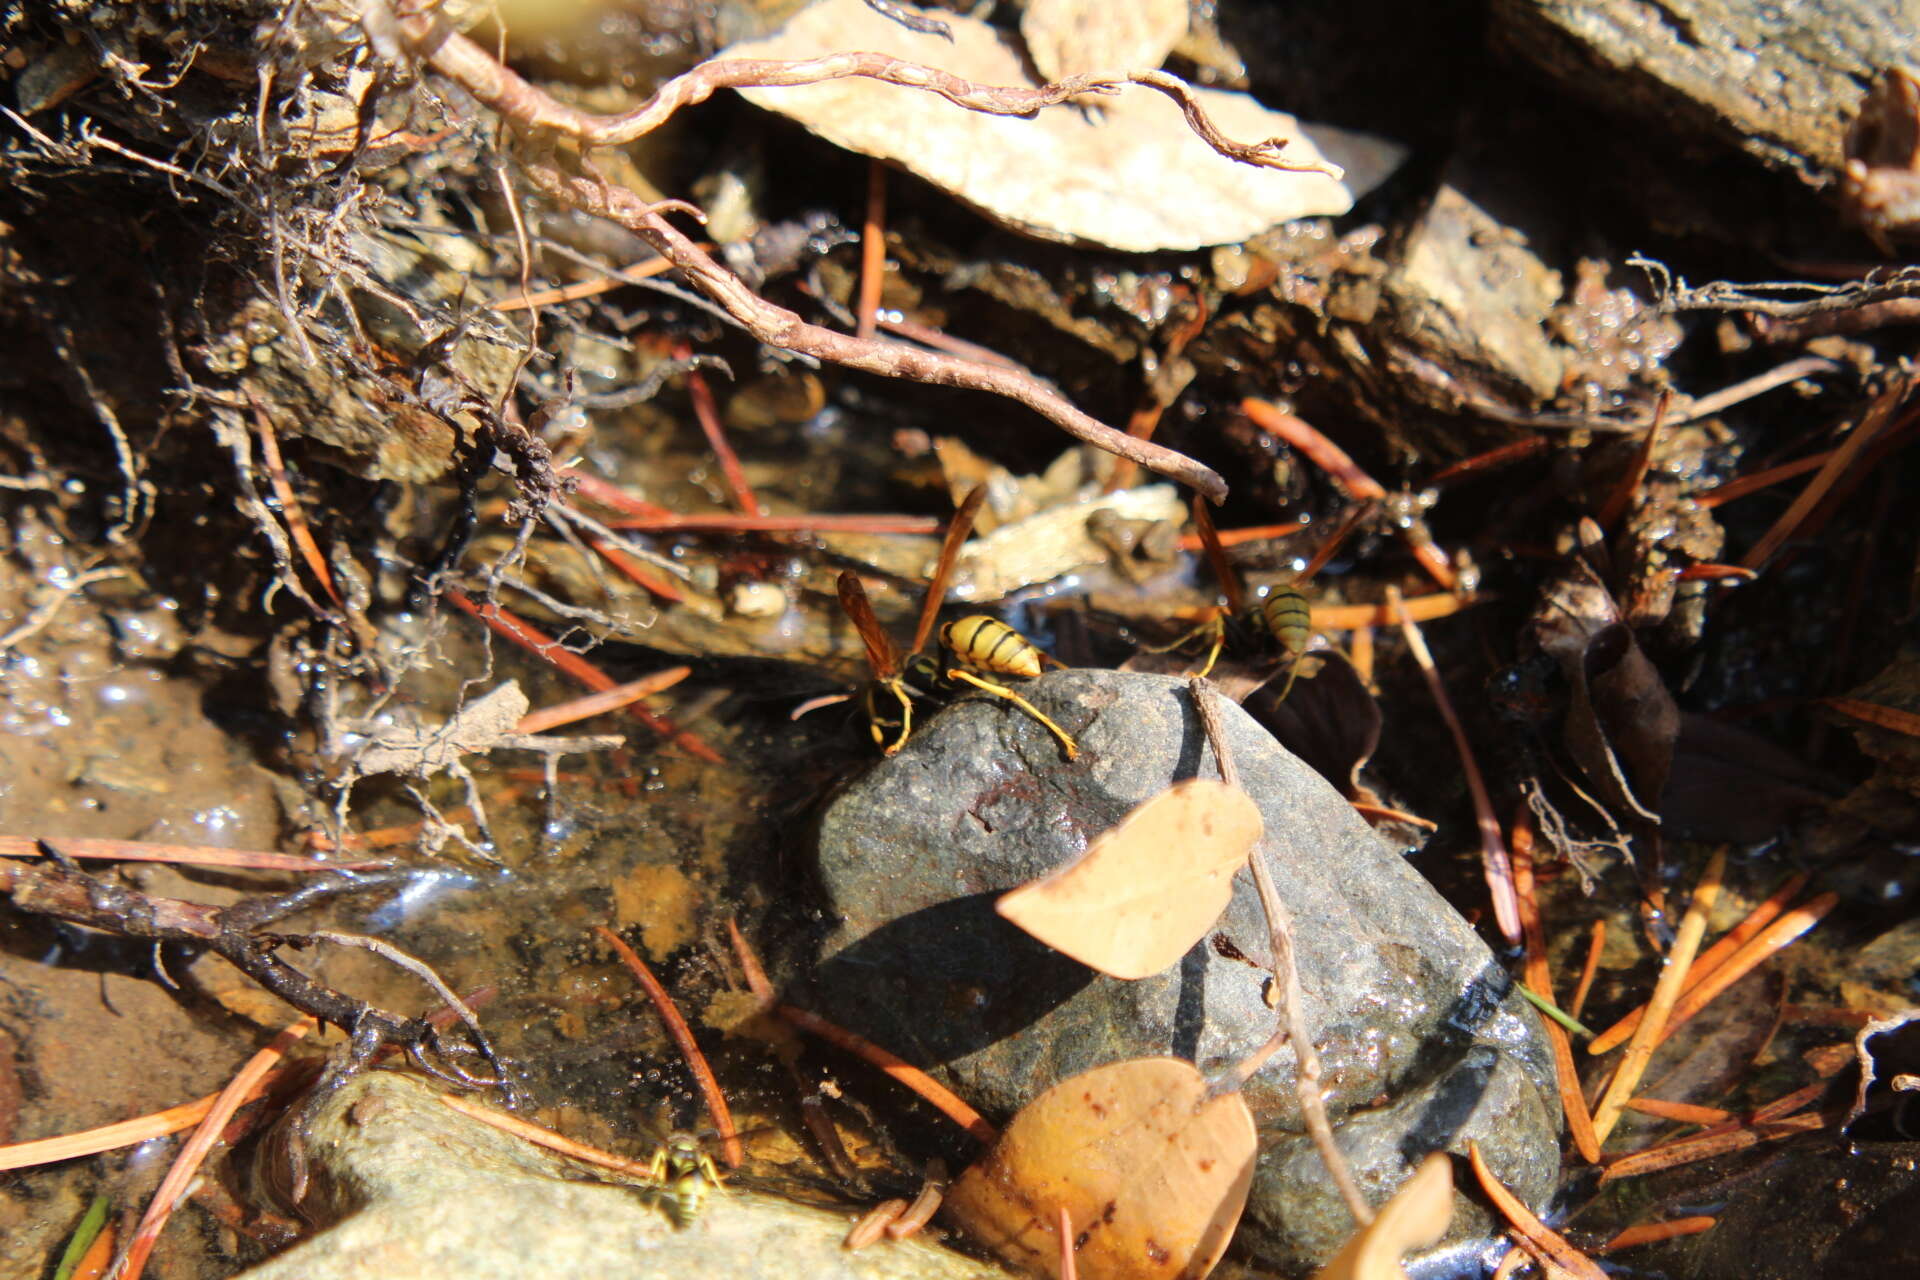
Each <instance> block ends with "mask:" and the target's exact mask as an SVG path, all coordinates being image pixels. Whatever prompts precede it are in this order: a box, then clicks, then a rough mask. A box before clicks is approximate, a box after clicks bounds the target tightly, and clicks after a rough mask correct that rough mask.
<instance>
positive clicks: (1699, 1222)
mask: <svg viewBox="0 0 1920 1280" xmlns="http://www.w3.org/2000/svg"><path fill="white" fill-rule="evenodd" d="M1718 1221H1720V1220H1719V1219H1718V1218H1710V1217H1704V1216H1702V1217H1692V1218H1674V1219H1672V1220H1670V1221H1667V1222H1642V1223H1639V1224H1638V1225H1635V1226H1631V1227H1628V1228H1627V1229H1626V1230H1625V1231H1622V1232H1621V1233H1620V1234H1619V1235H1617V1236H1615V1237H1614V1238H1613V1239H1611V1240H1609V1241H1607V1242H1606V1243H1605V1244H1603V1245H1601V1246H1600V1247H1599V1248H1598V1249H1595V1250H1594V1252H1595V1253H1617V1252H1619V1251H1620V1250H1622V1249H1632V1248H1635V1247H1637V1246H1639V1245H1643V1244H1658V1243H1660V1242H1661V1241H1662V1240H1674V1239H1678V1238H1679V1237H1681V1236H1697V1235H1699V1234H1700V1233H1701V1232H1702V1231H1711V1230H1713V1226H1714V1224H1715V1223H1716V1222H1718Z"/></svg>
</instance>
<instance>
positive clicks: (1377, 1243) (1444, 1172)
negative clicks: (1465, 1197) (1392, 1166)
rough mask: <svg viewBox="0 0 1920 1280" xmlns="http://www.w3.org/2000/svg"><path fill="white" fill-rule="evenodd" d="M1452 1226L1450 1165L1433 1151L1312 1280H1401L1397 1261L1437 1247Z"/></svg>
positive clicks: (1402, 1271) (1401, 1270) (1402, 1273)
mask: <svg viewBox="0 0 1920 1280" xmlns="http://www.w3.org/2000/svg"><path fill="white" fill-rule="evenodd" d="M1452 1220H1453V1161H1452V1160H1450V1159H1448V1158H1447V1155H1446V1153H1445V1152H1441V1151H1436V1152H1434V1153H1433V1154H1432V1155H1430V1156H1428V1157H1427V1158H1426V1159H1425V1160H1423V1161H1421V1163H1420V1167H1419V1168H1418V1169H1416V1170H1414V1174H1413V1176H1412V1177H1411V1178H1408V1179H1407V1180H1406V1181H1405V1182H1403V1183H1401V1184H1400V1189H1399V1190H1398V1191H1396V1192H1394V1193H1393V1199H1391V1200H1389V1201H1387V1202H1386V1203H1385V1204H1383V1205H1381V1206H1380V1210H1379V1212H1378V1213H1377V1214H1376V1215H1375V1216H1374V1219H1373V1221H1372V1222H1370V1223H1368V1224H1367V1225H1366V1226H1364V1227H1361V1228H1360V1229H1359V1230H1358V1231H1355V1232H1354V1233H1353V1238H1352V1239H1351V1240H1348V1241H1347V1243H1346V1244H1345V1245H1343V1246H1342V1247H1341V1249H1340V1252H1339V1253H1336V1254H1334V1255H1333V1259H1332V1260H1331V1261H1330V1262H1328V1263H1327V1265H1326V1266H1324V1267H1322V1268H1320V1270H1318V1271H1316V1272H1314V1273H1313V1280H1407V1273H1406V1270H1405V1268H1403V1267H1402V1266H1401V1265H1400V1259H1401V1258H1402V1257H1404V1256H1405V1255H1406V1253H1407V1251H1408V1250H1410V1249H1424V1248H1426V1247H1427V1246H1428V1245H1431V1244H1435V1243H1437V1242H1438V1241H1439V1239H1440V1237H1441V1236H1443V1235H1445V1234H1447V1224H1448V1223H1449V1222H1451V1221H1452Z"/></svg>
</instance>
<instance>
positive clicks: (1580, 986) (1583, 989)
mask: <svg viewBox="0 0 1920 1280" xmlns="http://www.w3.org/2000/svg"><path fill="white" fill-rule="evenodd" d="M1606 946H1607V922H1606V921H1605V920H1595V921H1594V922H1593V935H1592V938H1591V939H1590V940H1589V941H1588V943H1587V962H1586V963H1585V964H1584V965H1582V966H1581V967H1580V981H1579V982H1577V983H1575V984H1574V988H1573V1003H1572V1004H1570V1005H1568V1006H1567V1012H1568V1013H1570V1014H1572V1015H1573V1016H1574V1017H1576V1018H1578V1017H1579V1016H1580V1011H1581V1010H1582V1009H1584V1008H1586V1007H1587V994H1588V993H1589V992H1591V991H1592V990H1593V979H1594V976H1595V975H1596V974H1598V973H1599V972H1600V953H1601V952H1602V951H1604V950H1605V949H1606Z"/></svg>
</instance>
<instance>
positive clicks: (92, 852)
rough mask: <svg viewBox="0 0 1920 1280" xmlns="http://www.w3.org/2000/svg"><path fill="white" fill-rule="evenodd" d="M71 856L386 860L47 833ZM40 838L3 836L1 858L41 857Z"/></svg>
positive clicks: (365, 867) (358, 867)
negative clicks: (351, 858) (309, 856)
mask: <svg viewBox="0 0 1920 1280" xmlns="http://www.w3.org/2000/svg"><path fill="white" fill-rule="evenodd" d="M44 838H45V839H47V840H49V841H51V842H53V843H54V844H55V845H57V846H58V847H59V849H60V852H62V853H64V854H66V855H67V856H68V857H70V858H101V859H111V860H114V861H119V862H171V863H174V864H176V865H178V866H183V867H188V866H191V867H245V868H248V869H251V870H256V871H309V872H313V871H373V870H377V869H379V868H382V867H387V866H390V865H392V864H391V863H387V862H316V861H314V860H313V859H312V858H302V857H298V856H296V855H294V854H291V853H267V852H265V851H261V850H254V849H211V848H202V847H201V846H199V845H180V844H148V843H146V842H144V841H140V840H94V839H88V838H86V837H81V836H71V837H70V836H47V837H44ZM42 856H44V855H43V854H42V853H41V852H40V841H39V840H37V839H34V838H32V837H28V836H0V858H38V857H42Z"/></svg>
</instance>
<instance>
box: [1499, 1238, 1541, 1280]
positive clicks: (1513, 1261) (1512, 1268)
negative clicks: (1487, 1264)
mask: <svg viewBox="0 0 1920 1280" xmlns="http://www.w3.org/2000/svg"><path fill="white" fill-rule="evenodd" d="M1508 1238H1509V1239H1512V1236H1511V1235H1509V1236H1508ZM1532 1261H1533V1255H1532V1254H1531V1253H1528V1252H1527V1251H1526V1250H1525V1249H1522V1248H1521V1247H1520V1246H1519V1245H1518V1244H1515V1245H1511V1246H1509V1247H1508V1249H1507V1252H1506V1254H1505V1256H1503V1257H1502V1258H1501V1259H1500V1265H1499V1266H1497V1267H1495V1268H1494V1269H1493V1280H1511V1277H1512V1275H1513V1273H1514V1272H1516V1271H1518V1270H1519V1269H1520V1268H1522V1267H1524V1266H1526V1265H1527V1264H1528V1263H1529V1262H1532Z"/></svg>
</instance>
